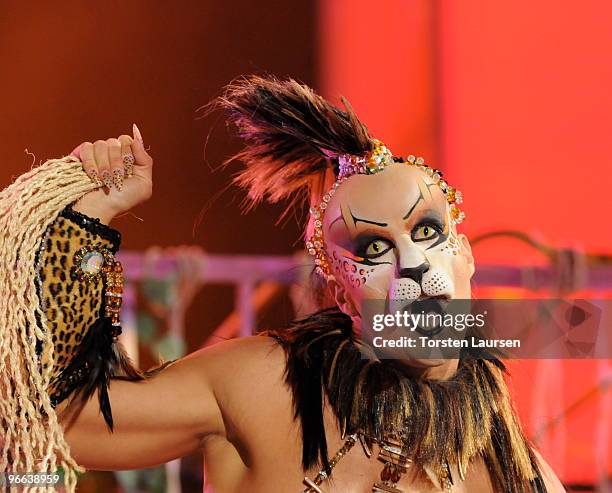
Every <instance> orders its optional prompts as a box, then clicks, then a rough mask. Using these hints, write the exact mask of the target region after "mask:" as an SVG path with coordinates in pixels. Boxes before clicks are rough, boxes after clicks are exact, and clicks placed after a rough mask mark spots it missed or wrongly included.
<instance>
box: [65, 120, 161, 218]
mask: <svg viewBox="0 0 612 493" xmlns="http://www.w3.org/2000/svg"><path fill="white" fill-rule="evenodd" d="M72 155H73V156H75V157H77V158H78V159H80V160H81V162H82V163H83V169H84V171H85V172H86V173H87V174H88V175H89V177H90V178H91V179H92V181H94V182H95V183H96V184H98V185H99V188H97V189H96V190H94V191H92V192H90V193H88V194H86V195H85V196H83V197H82V198H81V200H79V202H78V203H77V204H75V206H74V208H75V209H76V210H78V211H80V212H82V213H84V214H87V215H88V216H92V217H98V218H100V219H101V220H102V221H103V222H109V221H110V220H111V219H112V218H113V217H114V216H116V215H118V214H121V213H123V212H127V211H128V210H130V209H131V208H133V207H134V206H136V205H138V204H140V203H141V202H144V201H145V200H147V199H149V198H150V197H151V194H152V191H153V177H152V174H153V159H152V158H151V156H149V154H148V153H147V151H146V150H145V148H144V143H143V140H142V135H141V134H140V131H139V130H138V127H137V126H136V125H134V126H133V137H131V136H129V135H122V136H121V137H119V138H117V139H107V140H97V141H95V142H94V143H91V142H83V143H82V144H81V145H79V146H78V147H77V148H76V149H75V150H74V151H73V152H72Z"/></svg>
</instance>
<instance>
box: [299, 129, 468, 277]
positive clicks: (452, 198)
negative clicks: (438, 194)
mask: <svg viewBox="0 0 612 493" xmlns="http://www.w3.org/2000/svg"><path fill="white" fill-rule="evenodd" d="M393 163H399V164H406V165H408V166H416V167H418V168H420V169H421V170H423V171H424V172H425V173H427V174H428V175H429V176H430V177H431V178H432V179H433V181H434V183H437V184H438V186H439V187H440V189H441V190H442V192H444V195H446V201H447V202H448V203H449V204H450V215H451V221H452V222H453V223H454V224H459V223H461V222H462V221H463V220H464V219H465V214H464V213H463V212H462V211H461V210H460V209H459V207H457V205H458V204H461V202H462V201H463V199H462V196H461V192H460V191H459V190H457V189H455V188H453V187H451V186H450V185H449V184H448V183H446V181H444V180H443V179H442V172H441V171H439V170H437V169H434V168H431V167H429V166H427V165H426V164H425V160H424V159H423V158H422V157H415V156H412V155H410V156H408V157H407V158H406V159H405V160H403V159H401V158H397V157H396V158H394V157H393V154H392V153H391V151H390V150H389V149H388V148H387V147H386V146H385V145H384V144H383V143H382V142H381V141H379V140H374V148H373V149H372V150H371V151H368V152H367V153H365V154H363V155H361V156H355V155H353V154H342V155H340V156H339V157H338V165H339V168H338V178H337V179H336V181H335V183H334V184H333V186H332V187H331V188H330V190H329V191H328V192H327V193H326V194H325V195H323V200H322V201H321V203H320V204H319V205H318V206H314V207H311V208H310V214H311V216H312V218H313V225H314V230H313V234H312V235H311V236H310V237H309V238H308V239H307V240H306V249H307V250H308V253H309V254H310V255H312V256H313V257H314V262H315V266H316V268H315V270H316V272H317V273H318V274H319V275H321V276H322V277H324V278H327V277H328V276H329V275H330V274H331V269H330V265H329V260H328V258H327V253H326V252H325V241H324V239H323V216H324V214H325V210H326V209H327V204H328V203H329V201H330V200H331V198H332V197H333V195H334V193H335V192H336V189H337V188H338V187H339V186H340V185H341V184H342V183H343V182H344V181H345V180H347V179H348V178H349V177H351V176H353V175H374V174H376V173H379V172H380V171H382V170H384V169H385V168H386V167H387V166H388V165H389V164H393Z"/></svg>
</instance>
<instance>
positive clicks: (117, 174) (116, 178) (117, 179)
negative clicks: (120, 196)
mask: <svg viewBox="0 0 612 493" xmlns="http://www.w3.org/2000/svg"><path fill="white" fill-rule="evenodd" d="M124 174H125V170H124V169H123V168H115V169H114V170H113V183H114V184H115V188H116V189H117V190H119V191H121V189H122V188H123V175H124Z"/></svg>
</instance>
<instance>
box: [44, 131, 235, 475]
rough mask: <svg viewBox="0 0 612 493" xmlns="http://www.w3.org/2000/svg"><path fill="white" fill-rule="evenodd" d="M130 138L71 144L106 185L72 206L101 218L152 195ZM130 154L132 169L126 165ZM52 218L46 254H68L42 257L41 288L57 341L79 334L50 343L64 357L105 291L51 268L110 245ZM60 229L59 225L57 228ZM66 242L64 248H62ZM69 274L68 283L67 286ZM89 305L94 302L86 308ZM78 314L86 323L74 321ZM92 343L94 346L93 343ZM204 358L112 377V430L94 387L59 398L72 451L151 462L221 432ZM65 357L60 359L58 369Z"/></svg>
mask: <svg viewBox="0 0 612 493" xmlns="http://www.w3.org/2000/svg"><path fill="white" fill-rule="evenodd" d="M134 137H135V138H134V139H132V138H131V137H129V136H126V135H123V136H121V137H120V138H119V139H108V140H107V141H96V142H95V143H94V144H91V143H84V144H82V145H81V146H79V147H78V148H77V149H76V150H75V151H74V153H73V154H75V155H76V156H77V157H79V158H80V159H81V161H82V162H83V168H84V170H85V171H86V172H87V174H88V175H89V176H90V177H92V179H95V180H98V179H101V180H102V182H103V183H104V185H105V186H104V187H100V188H98V189H97V190H95V191H94V192H90V193H88V194H87V195H85V196H84V197H83V198H82V199H81V200H80V201H79V202H77V204H75V205H74V206H73V209H74V210H75V211H77V212H80V213H81V214H85V215H86V216H89V217H93V218H99V219H100V220H101V222H102V223H103V224H104V223H108V222H110V221H111V220H112V218H113V217H115V216H116V215H118V214H121V213H123V212H125V211H127V210H129V209H130V208H132V207H133V206H135V205H137V204H138V203H140V202H142V201H144V200H146V199H148V198H149V197H150V195H151V190H152V167H153V166H152V165H153V161H152V159H151V157H150V156H149V155H148V154H147V152H146V151H145V149H144V146H143V143H142V141H141V138H140V133H139V132H138V130H137V129H135V133H134ZM130 156H133V158H134V159H131V158H130ZM126 157H127V158H128V159H126ZM130 160H131V161H132V162H133V167H132V169H128V168H127V167H126V163H127V164H128V165H129V164H130V162H129V161H130ZM56 225H57V226H56V231H55V233H54V235H55V236H53V237H52V240H53V241H52V242H51V243H50V244H49V248H50V250H48V251H47V252H46V256H45V260H49V259H53V258H59V257H61V254H62V253H67V255H66V258H65V259H63V262H62V263H61V264H58V263H57V260H56V262H55V263H52V262H51V261H50V262H51V263H49V265H47V264H45V265H46V273H47V276H46V277H45V282H44V284H43V286H44V289H43V291H44V292H45V293H47V294H49V293H50V294H51V296H49V302H50V304H51V305H53V304H56V299H57V298H60V300H61V301H60V302H58V303H57V306H56V308H57V309H56V310H48V315H49V317H48V318H49V320H50V322H51V323H52V325H51V327H52V328H51V330H52V331H53V332H54V333H55V334H57V335H58V337H57V341H58V342H59V344H61V343H62V342H64V339H63V338H61V337H59V335H60V334H61V333H62V331H63V332H66V333H72V335H75V334H81V335H82V337H81V336H79V338H78V339H75V337H70V338H68V337H66V338H65V341H66V342H65V344H64V345H63V347H62V348H60V347H59V344H56V350H57V349H59V353H60V354H61V352H62V349H63V352H64V354H65V357H66V358H68V359H69V358H71V357H72V354H73V353H75V352H78V351H80V350H82V349H83V346H86V344H85V340H86V338H87V337H88V334H91V333H92V332H96V330H93V329H92V328H91V320H92V319H93V318H94V317H95V314H96V313H98V312H99V310H100V309H99V307H100V306H101V305H100V303H101V302H102V299H103V296H104V295H103V289H102V288H101V286H100V284H101V281H96V282H97V287H96V282H94V283H93V285H92V284H91V283H89V284H88V283H83V282H82V281H75V280H74V276H72V275H66V276H62V279H64V280H63V281H62V282H56V281H57V277H58V275H60V276H61V273H59V274H58V272H56V271H57V269H63V270H65V271H66V274H68V272H73V271H74V269H75V268H78V265H77V264H78V262H76V263H74V264H73V254H74V251H76V250H77V249H78V248H79V247H80V246H82V245H83V243H87V244H90V245H100V244H101V245H102V246H104V247H107V248H110V246H108V242H105V241H104V238H103V239H102V240H100V238H99V237H98V236H93V237H92V233H91V231H85V230H81V231H79V232H78V233H79V234H78V235H75V232H74V231H75V229H79V218H77V219H76V222H75V220H74V219H73V220H72V223H66V222H64V223H56ZM60 229H61V230H62V231H61V233H59V234H58V231H59V230H60ZM94 229H95V228H94ZM99 234H101V233H99V232H98V235H99ZM60 235H61V236H60ZM75 236H76V238H75ZM56 241H57V246H56ZM64 242H66V244H65V247H62V246H61V244H64ZM78 242H80V244H79V243H78ZM100 242H102V243H100ZM55 253H57V255H55V256H54V254H55ZM52 277H53V279H51V278H52ZM73 281H74V285H73V286H72V289H70V290H68V289H66V286H67V285H69V284H70V283H71V282H73ZM88 307H92V308H91V309H90V310H89V311H87V310H88ZM64 312H66V313H68V317H67V318H66V317H64V318H62V317H61V316H59V315H61V314H63V313H64ZM58 314H59V315H58ZM83 315H85V317H83ZM83 320H85V322H86V323H79V321H83ZM88 327H90V328H88ZM97 332H98V333H103V332H104V330H99V328H98V329H97ZM54 340H55V339H54ZM75 341H77V345H76V346H75ZM93 346H94V347H99V344H97V343H96V344H94V345H93ZM68 348H70V349H68ZM203 358H205V355H203V354H199V353H198V354H194V355H191V356H190V357H187V358H184V359H182V360H179V361H176V362H174V363H173V364H171V365H170V366H168V367H167V368H165V369H163V370H162V371H160V372H159V373H158V374H156V375H155V376H153V377H150V378H146V379H144V380H138V379H137V378H132V380H135V381H129V380H120V379H116V378H113V379H111V381H110V385H109V389H108V396H109V400H110V408H111V410H112V421H113V423H114V427H113V431H112V432H111V431H110V429H109V427H108V426H107V422H106V421H105V419H104V417H103V415H102V413H101V406H100V401H99V393H98V392H97V391H96V392H94V394H93V395H92V396H91V398H89V399H88V400H87V401H86V402H84V403H83V402H82V400H81V399H80V398H79V396H77V398H76V399H74V401H71V400H70V398H68V399H66V400H65V401H63V402H61V403H60V404H59V406H58V408H57V410H58V411H59V417H60V421H61V423H62V426H63V427H64V430H65V436H66V439H67V441H68V443H69V445H70V447H71V451H72V454H73V456H74V458H75V459H76V460H77V461H78V462H79V463H80V464H81V465H83V466H85V467H86V468H91V469H131V468H139V467H147V466H153V465H156V464H159V463H162V462H166V461H168V460H171V459H174V458H177V457H180V456H183V455H185V454H188V453H190V452H193V451H194V450H196V449H198V448H199V447H200V445H201V442H202V440H203V439H204V438H205V437H206V436H208V435H210V434H214V433H223V420H222V419H221V412H220V410H219V406H218V404H217V401H216V399H215V396H214V392H213V390H212V387H211V385H210V383H209V382H208V380H207V379H206V377H205V372H203V371H201V370H202V369H201V361H202V359H203ZM59 363H60V364H61V363H62V361H61V360H60V361H59ZM66 364H67V363H66V362H65V360H64V364H63V367H64V368H65V367H66ZM90 366H91V365H90ZM60 368H61V366H60ZM64 373H65V372H64ZM128 374H129V373H128ZM64 380H65V379H64ZM80 386H81V387H82V386H83V384H82V383H81V384H80ZM52 391H55V389H52ZM69 402H70V403H69Z"/></svg>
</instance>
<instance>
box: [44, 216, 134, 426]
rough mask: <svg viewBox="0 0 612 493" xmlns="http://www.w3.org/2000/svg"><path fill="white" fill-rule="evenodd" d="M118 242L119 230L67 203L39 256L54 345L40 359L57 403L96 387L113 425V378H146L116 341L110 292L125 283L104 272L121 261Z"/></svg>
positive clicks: (47, 323)
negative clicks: (48, 373)
mask: <svg viewBox="0 0 612 493" xmlns="http://www.w3.org/2000/svg"><path fill="white" fill-rule="evenodd" d="M120 243H121V235H120V233H119V232H118V231H116V230H114V229H111V228H109V227H107V226H105V225H103V224H101V223H100V221H99V220H96V219H92V218H89V217H87V216H85V215H82V214H80V213H77V212H76V211H74V210H72V209H71V208H67V209H65V210H64V211H63V212H62V213H61V214H60V216H59V217H58V218H57V219H56V220H55V222H54V223H52V224H51V226H49V228H48V230H47V233H46V235H45V237H44V238H43V240H42V242H41V247H40V251H39V255H38V259H37V264H38V281H39V283H38V288H39V297H40V300H41V303H42V311H43V313H44V314H45V316H46V320H45V321H44V323H43V324H42V325H43V327H44V328H45V329H46V330H48V331H50V335H51V338H52V341H53V348H54V350H53V354H52V356H51V357H49V358H46V359H44V358H43V360H42V361H41V364H42V365H47V367H48V366H49V365H51V381H50V385H49V388H48V391H49V395H50V397H51V402H52V404H53V405H54V406H55V405H57V404H59V403H60V402H62V401H63V400H65V399H66V398H67V397H68V396H70V395H71V394H73V393H74V395H75V396H76V395H79V394H80V395H81V397H82V398H83V399H88V398H89V397H90V396H91V395H92V394H93V393H94V391H96V390H97V391H98V395H99V400H100V408H101V411H102V413H103V415H104V418H105V420H106V422H107V424H108V425H109V427H110V428H111V429H112V425H113V422H112V413H111V409H110V401H109V399H108V392H107V390H108V386H109V384H110V379H111V378H112V377H114V376H122V377H124V378H126V379H134V380H139V379H142V378H143V376H142V374H141V372H140V371H139V370H137V369H136V368H135V367H134V366H133V365H132V364H131V362H130V361H129V358H127V356H126V354H125V351H124V350H123V348H122V347H121V345H120V344H119V342H118V341H117V335H118V334H119V333H120V331H121V328H120V326H118V313H116V314H112V313H109V311H108V306H109V301H108V296H109V292H112V294H110V296H114V297H116V298H120V297H121V288H120V287H118V288H113V287H110V286H109V276H108V275H102V274H103V272H108V266H109V265H112V266H113V267H114V268H117V265H119V266H120V264H119V263H118V262H116V261H115V259H114V255H115V254H116V253H117V251H118V249H119V246H120ZM119 268H120V267H119ZM111 303H112V301H111ZM117 306H119V305H117ZM116 311H117V312H118V308H117V310H116Z"/></svg>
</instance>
